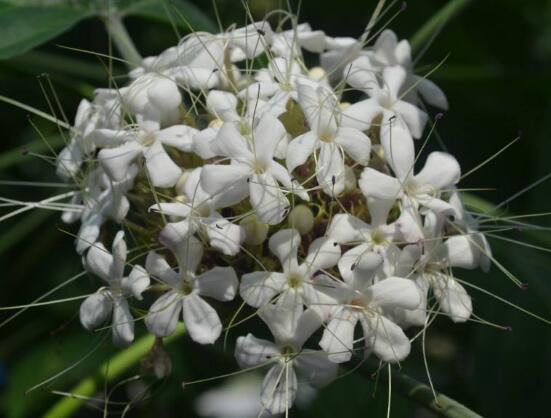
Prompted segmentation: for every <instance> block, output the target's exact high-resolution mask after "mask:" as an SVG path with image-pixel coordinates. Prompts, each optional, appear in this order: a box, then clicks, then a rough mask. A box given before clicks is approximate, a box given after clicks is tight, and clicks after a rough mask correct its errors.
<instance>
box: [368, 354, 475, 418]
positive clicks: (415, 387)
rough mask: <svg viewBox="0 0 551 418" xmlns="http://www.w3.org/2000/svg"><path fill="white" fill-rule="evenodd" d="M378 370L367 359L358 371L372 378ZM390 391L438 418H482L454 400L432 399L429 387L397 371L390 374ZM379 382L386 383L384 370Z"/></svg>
mask: <svg viewBox="0 0 551 418" xmlns="http://www.w3.org/2000/svg"><path fill="white" fill-rule="evenodd" d="M377 369H378V362H376V361H375V360H371V359H368V360H367V361H366V365H365V366H363V367H362V368H361V369H360V372H361V373H362V374H363V375H364V376H367V377H369V378H370V379H372V378H373V374H374V373H375V372H376V371H377ZM391 378H392V391H393V392H396V393H398V394H399V395H400V396H402V397H403V398H405V399H407V400H410V401H413V402H416V403H417V404H419V405H421V406H423V407H425V408H426V409H428V410H430V411H432V412H434V413H436V414H437V415H438V416H440V417H446V418H482V417H481V416H480V415H478V414H477V413H476V412H474V411H472V410H470V409H469V408H467V407H466V406H465V405H462V404H460V403H459V402H457V401H456V400H454V399H452V398H450V397H448V396H446V395H444V394H442V393H437V394H436V398H435V397H434V395H433V393H432V390H431V388H430V387H429V386H427V385H425V384H424V383H421V382H419V381H417V380H415V379H414V378H412V377H410V376H408V375H406V374H404V373H401V372H400V371H398V370H393V371H392V372H391ZM379 380H380V381H383V382H388V374H387V373H386V372H385V370H384V369H383V370H381V371H380V372H379Z"/></svg>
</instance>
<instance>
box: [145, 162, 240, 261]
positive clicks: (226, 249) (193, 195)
mask: <svg viewBox="0 0 551 418" xmlns="http://www.w3.org/2000/svg"><path fill="white" fill-rule="evenodd" d="M201 171H202V168H196V169H194V170H192V171H191V172H190V173H189V174H188V176H187V179H186V182H185V185H184V193H185V197H186V201H185V203H182V202H167V203H158V204H155V205H153V206H151V208H150V209H152V210H154V211H156V212H162V213H164V214H165V215H169V216H173V217H177V218H184V220H183V221H180V222H173V223H168V224H167V225H166V226H165V227H164V228H163V231H162V232H161V235H163V236H167V235H171V236H173V238H172V240H174V241H175V240H178V239H179V240H181V241H183V240H185V239H187V237H188V236H189V235H191V234H195V233H196V232H199V233H202V232H203V231H204V232H205V233H206V235H207V237H208V240H209V242H210V244H211V245H212V246H213V247H214V248H216V249H217V250H219V251H221V252H223V253H224V254H226V255H236V254H237V253H238V252H239V250H240V246H241V243H242V242H243V240H244V239H245V231H244V230H243V228H242V227H241V226H239V225H235V224H233V223H231V222H229V221H228V220H226V219H225V218H224V217H222V215H220V213H219V212H217V211H216V210H217V209H218V207H219V205H218V201H217V199H216V197H214V198H211V196H210V195H209V194H208V193H206V192H205V191H204V190H203V188H202V187H201V184H200V177H201Z"/></svg>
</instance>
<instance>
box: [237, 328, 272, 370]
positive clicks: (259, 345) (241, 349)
mask: <svg viewBox="0 0 551 418" xmlns="http://www.w3.org/2000/svg"><path fill="white" fill-rule="evenodd" d="M279 354H280V353H279V350H278V348H277V347H276V346H275V344H274V343H272V342H270V341H266V340H261V339H260V338H256V337H255V336H254V335H252V334H247V336H246V337H239V338H237V343H236V345H235V359H236V360H237V363H238V364H239V367H241V368H242V369H245V368H248V367H255V366H258V365H259V364H264V363H267V362H269V361H270V360H272V359H274V358H277V357H279Z"/></svg>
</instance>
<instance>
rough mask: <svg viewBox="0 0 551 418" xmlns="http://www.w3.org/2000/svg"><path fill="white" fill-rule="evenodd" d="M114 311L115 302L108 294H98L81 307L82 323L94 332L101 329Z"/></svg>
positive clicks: (90, 297)
mask: <svg viewBox="0 0 551 418" xmlns="http://www.w3.org/2000/svg"><path fill="white" fill-rule="evenodd" d="M112 310H113V302H112V301H111V297H110V296H109V294H108V293H107V292H96V293H94V294H92V295H90V296H88V297H87V298H86V299H85V300H84V302H82V305H80V323H81V324H82V326H83V327H84V328H86V329H87V330H89V331H92V330H94V329H96V328H98V327H100V326H101V325H102V324H103V323H104V322H105V321H106V320H107V318H108V317H109V315H110V314H111V311H112Z"/></svg>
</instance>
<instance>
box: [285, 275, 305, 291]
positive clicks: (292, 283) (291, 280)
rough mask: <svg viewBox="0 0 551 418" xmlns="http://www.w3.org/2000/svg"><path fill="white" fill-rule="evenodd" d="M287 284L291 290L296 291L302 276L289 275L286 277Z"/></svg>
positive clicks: (300, 283) (300, 284)
mask: <svg viewBox="0 0 551 418" xmlns="http://www.w3.org/2000/svg"><path fill="white" fill-rule="evenodd" d="M287 284H288V285H289V287H290V288H291V289H298V288H299V287H301V286H302V276H300V275H298V274H296V273H291V274H289V276H287Z"/></svg>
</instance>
